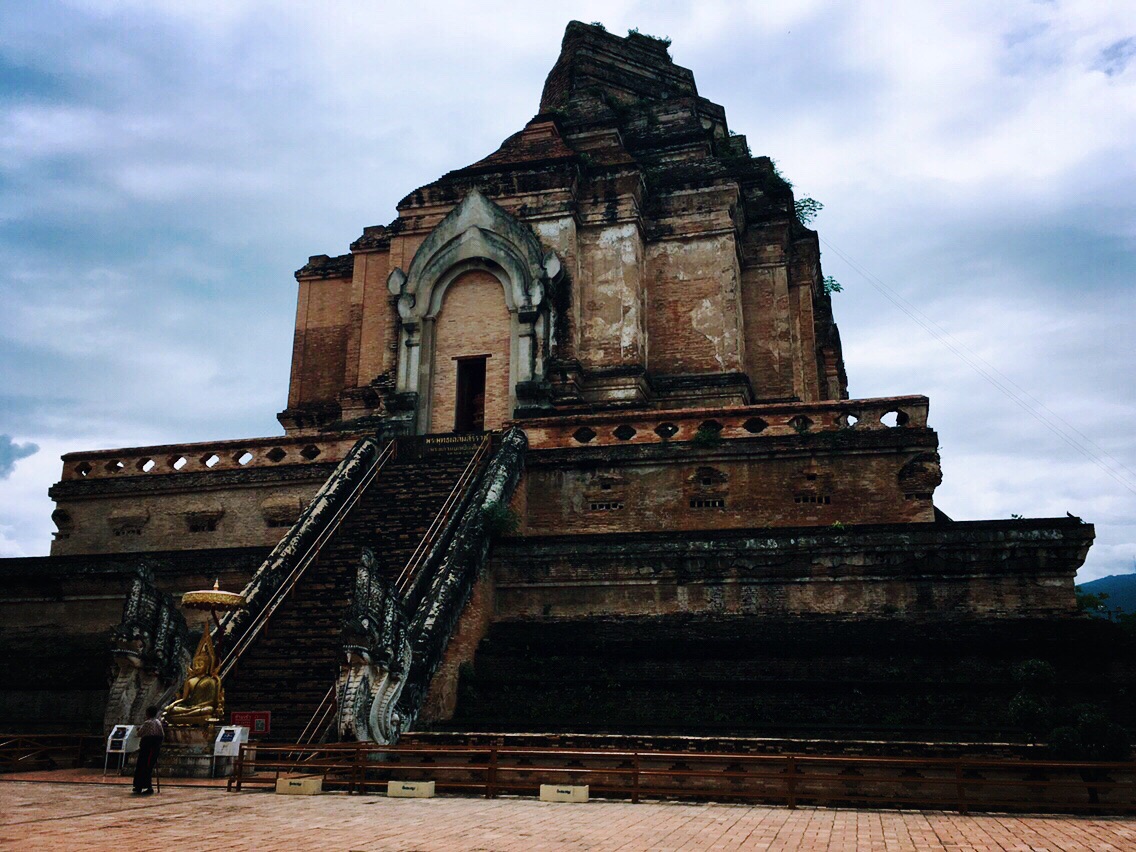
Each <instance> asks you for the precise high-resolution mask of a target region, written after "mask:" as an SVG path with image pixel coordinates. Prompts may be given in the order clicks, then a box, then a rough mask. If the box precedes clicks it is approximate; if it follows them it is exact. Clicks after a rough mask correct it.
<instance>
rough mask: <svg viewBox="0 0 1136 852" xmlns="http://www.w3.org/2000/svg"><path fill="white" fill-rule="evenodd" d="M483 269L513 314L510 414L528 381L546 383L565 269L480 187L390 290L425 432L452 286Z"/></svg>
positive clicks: (402, 365)
mask: <svg viewBox="0 0 1136 852" xmlns="http://www.w3.org/2000/svg"><path fill="white" fill-rule="evenodd" d="M471 270H483V271H486V272H488V273H490V274H491V275H492V276H493V277H494V278H496V279H497V280H498V281H499V282H500V284H501V287H502V290H503V292H504V298H505V307H506V308H507V309H508V311H509V410H510V411H511V410H513V408H514V407H515V406H516V396H517V394H516V388H517V385H518V383H521V382H534V381H535V382H539V381H541V380H542V379H543V378H544V372H545V360H546V359H547V357H548V342H549V333H550V331H551V328H552V320H553V317H552V316H551V315H550V314H551V306H550V304H549V303H550V299H549V298H548V297H549V295H550V293H549V288H550V285H551V284H552V283H553V282H554V281H555V280H556V279H557V278H558V277H559V275H560V271H561V266H560V261H559V260H558V259H557V257H556V255H555V254H554V253H553V252H546V251H545V250H544V249H543V247H542V246H541V244H540V242H539V241H538V240H537V238H536V235H535V234H533V232H532V230H531V229H530V228H529V227H528V226H526V225H524V224H522V223H521V222H518V221H517V220H516V219H514V218H513V217H512V216H510V215H509V214H508V213H506V212H505V211H504V210H502V209H501V208H500V207H498V206H497V205H496V204H494V203H493V202H492V201H490V200H489V199H488V198H486V197H485V196H484V195H482V194H481V193H480V192H479V191H477V190H476V189H473V190H470V192H469V194H468V195H467V196H466V197H465V198H464V199H463V200H462V202H461V203H460V204H459V205H458V206H457V207H455V208H454V209H453V210H452V211H450V213H449V215H447V216H446V218H444V219H443V220H442V221H441V222H439V223H438V226H437V227H436V228H434V230H433V231H431V232H430V235H429V236H428V237H427V238H426V239H425V241H424V242H423V243H422V245H421V246H419V248H418V251H417V252H415V254H414V257H413V259H412V260H411V261H410V269H409V270H408V271H406V272H403V271H402V270H401V269H397V268H396V269H394V270H393V271H392V272H391V273H390V275H389V276H388V278H387V287H388V288H389V290H390V292H391V294H392V295H394V296H397V297H398V318H399V336H398V373H397V390H398V392H399V393H416V394H417V395H418V411H417V412H416V418H415V420H416V423H417V431H418V433H419V434H421V433H423V432H426V431H427V430H428V429H429V428H430V413H431V409H432V407H433V385H434V351H435V345H434V334H435V321H436V319H437V317H438V313H439V311H441V309H442V302H443V299H444V298H445V293H446V288H447V287H449V285H450V284H452V283H453V281H454V280H455V279H456V278H457V277H458V276H460V275H461V274H462V273H464V272H469V271H471Z"/></svg>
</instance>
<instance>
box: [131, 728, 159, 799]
mask: <svg viewBox="0 0 1136 852" xmlns="http://www.w3.org/2000/svg"><path fill="white" fill-rule="evenodd" d="M138 736H139V737H140V738H141V740H142V742H141V745H140V746H139V748H138V763H137V765H135V767H134V793H135V794H136V795H139V796H148V795H150V794H151V793H153V792H154V767H155V766H157V764H158V752H159V751H161V749H162V741H163V740H164V739H165V738H166V730H165V727H164V726H163V725H162V720H161V719H159V718H158V708H157V707H147V708H146V721H145V722H143V723H142V726H141V727H140V728H139V729H138Z"/></svg>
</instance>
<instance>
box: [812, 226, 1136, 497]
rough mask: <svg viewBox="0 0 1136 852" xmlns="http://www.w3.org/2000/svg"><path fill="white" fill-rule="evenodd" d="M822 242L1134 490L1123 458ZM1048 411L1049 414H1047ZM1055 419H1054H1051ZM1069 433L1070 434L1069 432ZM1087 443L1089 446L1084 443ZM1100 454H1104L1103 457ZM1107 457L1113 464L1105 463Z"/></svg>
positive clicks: (1052, 429) (996, 384)
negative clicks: (1125, 474)
mask: <svg viewBox="0 0 1136 852" xmlns="http://www.w3.org/2000/svg"><path fill="white" fill-rule="evenodd" d="M820 241H821V243H822V244H823V245H824V246H825V248H827V249H829V250H830V251H831V252H832V253H833V254H835V255H836V256H837V257H839V258H840V259H841V260H843V261H844V262H845V263H846V264H848V266H849V267H850V268H851V269H852V270H854V271H855V272H857V273H859V274H860V275H861V276H862V277H863V278H864V280H866V281H867V282H868V283H869V284H871V285H872V286H873V287H874V288H875V289H876V290H878V291H879V292H880V293H881V294H882V295H883V296H884V298H886V299H887V300H888V301H889V302H891V303H892V304H893V305H895V306H896V307H897V308H899V310H901V311H902V312H903V313H904V314H906V315H907V316H908V317H909V318H910V319H911V320H912V321H913V322H915V323H916V324H917V325H919V326H920V327H922V328H923V330H924V331H926V332H927V333H928V334H930V335H931V336H932V337H934V338H935V339H936V340H937V341H939V343H941V344H942V345H943V346H945V347H946V348H947V349H949V350H950V351H951V352H953V353H954V354H955V355H956V356H957V357H958V358H959V359H960V360H961V361H962V362H963V363H965V364H966V365H967V366H969V367H970V368H971V369H972V370H974V371H975V372H976V373H978V374H979V375H980V376H982V378H984V379H986V381H988V382H989V383H990V384H991V385H993V386H994V387H996V388H997V389H998V390H1000V391H1001V392H1002V393H1003V394H1005V395H1006V397H1008V398H1009V399H1010V400H1011V401H1013V402H1014V403H1015V404H1016V405H1017V406H1018V407H1020V408H1021V409H1022V410H1023V411H1026V412H1028V413H1029V414H1030V415H1031V416H1032V417H1034V419H1036V420H1037V421H1038V422H1039V423H1041V424H1042V425H1043V426H1045V428H1047V429H1048V430H1049V431H1050V432H1052V433H1053V434H1054V435H1056V436H1057V437H1059V438H1061V440H1063V441H1064V442H1065V443H1067V444H1068V445H1069V446H1071V447H1072V448H1073V449H1075V450H1076V451H1077V452H1079V453H1080V454H1081V455H1083V456H1084V457H1085V458H1087V459H1088V460H1089V461H1091V462H1092V463H1093V464H1095V465H1096V466H1097V467H1099V468H1100V469H1101V470H1103V471H1104V472H1105V473H1106V474H1108V475H1109V476H1110V477H1112V478H1113V479H1114V480H1116V481H1117V482H1118V483H1120V484H1121V485H1122V486H1124V488H1126V489H1128V490H1129V491H1131V492H1132V493H1133V494H1136V487H1133V484H1132V483H1131V482H1129V481H1127V480H1126V478H1125V477H1123V476H1122V475H1120V474H1119V473H1118V471H1117V470H1116V467H1119V468H1121V469H1122V470H1123V471H1125V472H1126V473H1127V474H1128V476H1129V477H1131V478H1132V480H1133V481H1136V471H1134V470H1133V469H1132V468H1130V467H1129V466H1128V465H1126V464H1125V463H1124V462H1122V461H1120V460H1119V459H1117V458H1116V457H1115V456H1113V455H1111V454H1110V453H1109V452H1108V451H1106V450H1105V449H1104V448H1103V447H1101V446H1100V445H1099V444H1097V443H1096V442H1095V441H1093V440H1092V439H1091V438H1089V437H1088V436H1087V435H1085V434H1084V433H1083V432H1081V431H1080V430H1079V429H1077V427H1075V426H1073V425H1072V424H1071V423H1069V422H1068V421H1067V420H1065V419H1064V418H1063V417H1061V416H1060V415H1059V414H1057V413H1056V412H1054V411H1053V410H1052V409H1050V408H1049V407H1048V406H1047V405H1046V404H1045V403H1044V402H1042V401H1041V400H1039V399H1037V397H1035V396H1034V395H1033V394H1031V393H1030V392H1029V391H1027V390H1025V389H1024V388H1022V387H1021V386H1020V385H1018V384H1017V383H1016V382H1014V381H1013V379H1011V378H1009V377H1008V376H1006V375H1005V374H1004V373H1002V372H1001V371H1000V370H999V369H998V368H997V367H995V366H994V365H993V364H991V363H990V362H989V361H987V360H986V359H985V358H983V357H982V356H981V355H979V354H978V353H976V352H972V351H971V350H969V349H968V348H967V347H966V346H965V345H964V344H962V343H960V342H958V341H957V340H955V339H954V337H952V336H951V334H950V333H949V332H948V331H947V330H946V329H944V328H943V327H942V326H940V325H939V324H938V323H936V322H935V321H934V320H932V319H930V318H929V317H928V316H927V315H926V314H924V313H923V312H922V311H920V310H919V309H918V308H917V307H915V306H914V305H913V304H911V303H910V302H908V301H907V300H906V299H905V298H903V296H901V295H900V294H899V293H897V292H896V291H895V290H893V289H892V288H891V287H889V286H888V285H887V284H885V283H884V282H883V281H881V280H880V279H879V278H878V277H876V276H875V275H873V274H872V273H871V272H869V271H868V270H866V269H864V268H863V267H862V266H860V264H858V263H857V262H856V261H854V260H853V259H852V258H851V257H849V256H848V255H847V254H845V253H844V252H843V251H841V250H840V249H839V248H837V247H836V246H834V245H833V244H832V243H831V242H829V241H828V240H826V239H824V238H823V237H821V238H820ZM1038 409H1042V410H1043V411H1044V412H1046V413H1044V414H1043V413H1042V411H1039V410H1038ZM1047 415H1048V416H1047ZM1054 421H1056V422H1054ZM1070 433H1072V434H1070ZM1075 435H1078V436H1080V437H1081V438H1082V439H1084V443H1082V442H1081V441H1079V440H1077V438H1076V437H1074V436H1075ZM1086 444H1088V445H1089V446H1086ZM1102 456H1103V458H1102ZM1105 459H1108V460H1109V461H1110V462H1112V464H1111V465H1110V464H1108V463H1106V461H1105Z"/></svg>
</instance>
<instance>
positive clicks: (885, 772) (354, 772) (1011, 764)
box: [228, 743, 1136, 814]
mask: <svg viewBox="0 0 1136 852" xmlns="http://www.w3.org/2000/svg"><path fill="white" fill-rule="evenodd" d="M282 773H304V774H316V775H322V776H323V779H324V787H325V789H340V790H346V791H348V792H353V793H367V792H371V791H378V790H379V789H380V788H382V787H385V785H386V782H387V781H391V780H394V781H434V782H435V786H436V789H438V790H440V791H448V792H455V793H466V794H470V793H472V794H481V795H484V796H487V797H489V798H493V797H495V796H497V795H500V794H520V795H536V793H537V791H538V790H539V787H540V785H541V784H587V785H589V787H590V788H591V789H590V793H591V795H592V796H600V797H609V798H623V799H630V800H631V801H632V802H638V801H640V800H642V799H648V798H649V799H667V798H673V799H713V800H716V801H753V802H763V803H768V804H779V805H785V806H787V807H790V808H794V807H797V806H798V805H819V806H848V807H853V806H867V807H902V808H917V809H931V810H957V811H959V812H960V813H968V812H969V811H993V810H997V811H1028V812H1090V813H1101V814H1104V813H1131V812H1133V811H1136V762H1125V763H1071V762H1057V761H1033V760H1028V761H1027V760H1010V759H1001V760H994V759H991V760H975V759H971V758H927V759H920V758H893V757H848V756H821V755H802V754H775V755H768V754H762V755H756V754H726V753H703V752H664V751H617V750H602V749H601V750H584V749H568V748H546V749H542V748H526V747H508V746H497V745H484V746H470V745H454V746H435V745H429V746H394V747H386V746H376V745H374V744H371V743H345V744H335V745H323V746H299V745H290V746H264V745H257V744H248V745H245V746H242V748H241V753H240V755H239V757H238V758H237V761H236V763H235V766H234V774H233V776H232V777H231V778H230V779H229V784H228V789H230V790H238V791H239V790H242V789H245V788H248V787H263V786H273V785H275V782H276V778H277V777H279V775H281V774H282Z"/></svg>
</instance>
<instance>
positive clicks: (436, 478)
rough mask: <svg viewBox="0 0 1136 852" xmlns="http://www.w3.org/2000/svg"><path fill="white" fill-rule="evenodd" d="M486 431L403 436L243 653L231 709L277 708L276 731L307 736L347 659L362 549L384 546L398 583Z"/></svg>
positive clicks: (229, 689) (387, 573) (382, 556)
mask: <svg viewBox="0 0 1136 852" xmlns="http://www.w3.org/2000/svg"><path fill="white" fill-rule="evenodd" d="M480 438H481V436H470V439H464V440H463V439H455V438H450V439H447V440H441V441H439V440H437V439H434V440H432V439H431V438H430V437H426V438H411V439H400V441H399V444H398V449H397V451H396V453H395V455H394V456H393V457H392V458H391V459H390V460H389V461H388V462H386V464H385V465H384V466H383V467H382V469H381V470H380V472H379V474H378V475H377V477H376V478H375V479H374V480H373V481H372V482H371V483H370V485H368V486H367V487H366V489H365V490H364V491H363V493H362V495H361V497H360V499H359V501H358V503H356V504H355V506H354V507H353V508H352V509H351V510H350V512H349V513H348V514H347V516H346V517H345V518H344V519H343V521H342V523H341V524H340V525H339V528H338V529H337V530H336V531H335V532H334V534H333V535H332V536H331V537H330V539H329V540H328V541H327V542H326V543H325V544H324V545H323V547H322V549H321V551H320V553H319V556H318V558H317V559H316V560H315V561H314V562H313V563H312V564H311V565H310V566H309V567H308V568H307V569H306V570H305V571H304V573H303V575H302V576H301V577H300V579H299V581H298V582H297V584H296V586H295V588H294V589H293V590H292V591H291V593H290V594H288V596H287V597H286V598H285V599H284V600H283V602H282V603H281V604H280V605H279V608H278V609H276V611H275V612H274V613H273V614H272V616H271V618H270V619H269V620H268V621H267V622H266V623H265V626H264V628H263V629H262V631H261V632H260V634H259V635H258V636H257V637H256V640H255V641H254V642H253V643H252V644H251V645H250V646H249V647H248V649H247V650H245V651H244V653H243V654H242V655H241V657H240V659H239V661H238V662H237V664H236V666H235V667H234V669H233V672H232V674H230V675H229V676H228V678H227V679H226V681H225V692H226V706H227V709H228V710H229V711H233V710H244V711H248V710H267V711H270V712H271V713H272V730H271V734H270V737H268V738H269V739H271V740H274V741H278V742H296V741H297V740H298V739H299V737H300V735H301V733H302V731H303V730H304V727H305V725H306V724H307V722H308V721H309V720H310V719H311V718H312V716H313V713H314V712H315V711H316V709H317V708H318V707H319V706H320V703H321V701H322V700H323V698H324V696H325V695H326V694H327V692H328V689H329V688H330V687H331V686H332V685H333V684H334V683H335V679H336V675H337V673H338V671H339V668H340V665H341V662H342V661H341V660H340V657H341V656H342V654H341V640H340V628H341V623H342V620H343V615H344V612H345V610H346V608H347V605H348V602H349V598H350V595H351V592H352V589H353V586H354V582H355V574H356V568H357V566H358V564H359V560H360V555H361V553H362V549H363V548H364V547H369V548H370V549H371V550H372V551H373V552H374V555H375V558H376V560H377V561H378V563H379V565H380V567H381V571H382V576H384V577H385V578H386V579H388V580H390V581H391V582H392V583H393V582H394V581H395V580H396V578H397V577H398V575H399V573H400V572H401V571H402V569H403V567H404V566H405V565H406V563H407V560H408V559H409V558H410V556H411V554H412V553H413V552H414V550H415V548H416V547H417V546H418V544H419V542H421V540H422V538H423V535H424V534H425V533H426V531H427V528H428V527H429V526H430V524H431V522H432V521H433V520H434V518H435V516H436V515H437V514H438V512H439V510H440V509H441V507H442V505H443V504H444V502H445V501H446V498H447V497H448V496H449V494H450V492H451V491H452V490H453V488H454V486H455V484H456V483H457V482H458V480H459V478H460V477H461V475H462V472H463V471H464V470H465V469H466V467H467V465H468V464H469V462H470V459H471V458H472V457H473V455H474V453H475V452H476V450H477V447H478V444H479V441H480Z"/></svg>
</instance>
